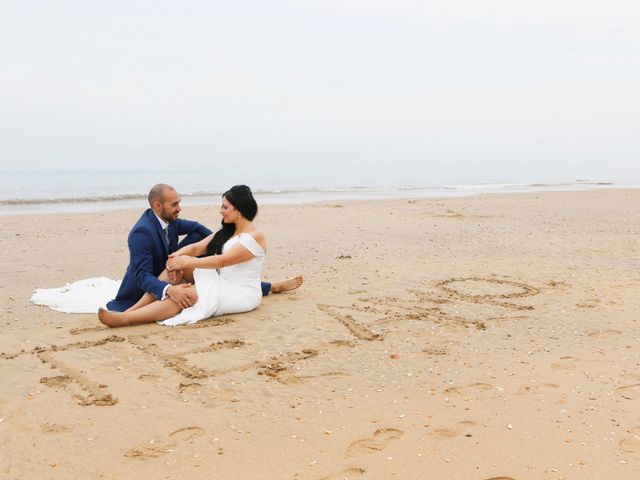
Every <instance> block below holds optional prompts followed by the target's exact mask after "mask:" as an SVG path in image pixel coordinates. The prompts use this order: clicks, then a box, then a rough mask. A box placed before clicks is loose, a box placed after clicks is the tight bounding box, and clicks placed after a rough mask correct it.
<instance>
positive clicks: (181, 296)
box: [167, 283, 198, 309]
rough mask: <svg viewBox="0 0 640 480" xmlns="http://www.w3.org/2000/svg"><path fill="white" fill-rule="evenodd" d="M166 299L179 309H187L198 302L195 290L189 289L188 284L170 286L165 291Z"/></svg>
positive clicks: (189, 285)
mask: <svg viewBox="0 0 640 480" xmlns="http://www.w3.org/2000/svg"><path fill="white" fill-rule="evenodd" d="M167 297H169V298H170V299H171V301H172V302H173V303H175V304H176V305H178V306H179V307H180V308H182V309H185V308H189V307H191V306H193V305H195V303H196V302H197V301H198V294H197V293H196V289H195V288H191V284H190V283H183V284H180V285H171V286H170V287H169V288H168V289H167Z"/></svg>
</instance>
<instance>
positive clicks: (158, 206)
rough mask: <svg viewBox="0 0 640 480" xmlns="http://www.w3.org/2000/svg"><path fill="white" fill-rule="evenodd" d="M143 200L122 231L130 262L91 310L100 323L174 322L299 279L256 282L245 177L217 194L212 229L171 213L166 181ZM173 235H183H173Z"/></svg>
mask: <svg viewBox="0 0 640 480" xmlns="http://www.w3.org/2000/svg"><path fill="white" fill-rule="evenodd" d="M149 205H150V206H151V208H150V209H148V210H146V211H145V212H144V213H143V214H142V216H141V217H140V220H138V222H137V223H136V224H135V226H134V227H133V229H132V230H131V233H130V234H129V239H128V244H129V254H130V261H129V266H128V268H127V272H126V274H125V276H124V278H123V280H122V284H121V285H120V289H119V290H118V293H117V295H116V298H115V299H114V300H112V301H110V302H109V303H107V309H108V310H107V309H103V308H101V309H100V310H99V312H98V317H99V318H100V321H101V322H102V323H104V324H105V325H108V326H110V327H122V326H125V325H131V324H135V323H148V322H154V321H162V322H160V323H162V324H164V325H179V324H183V323H195V322H197V321H199V320H203V319H205V318H209V317H211V316H214V315H224V314H229V313H240V312H248V311H250V310H253V309H255V308H256V307H257V306H258V305H259V304H260V300H261V298H262V296H266V295H268V294H269V292H273V293H279V292H285V291H288V290H294V289H296V288H298V287H299V286H300V285H301V284H302V281H303V280H302V277H301V276H296V277H292V278H289V279H287V280H282V281H279V282H275V283H273V284H271V283H267V282H262V283H261V282H260V275H261V272H262V264H263V263H264V256H265V254H266V249H267V247H266V242H265V237H264V234H262V232H260V231H259V230H258V229H257V228H256V227H255V226H254V225H253V223H252V221H253V219H254V218H255V216H256V214H257V213H258V205H257V203H256V201H255V199H254V198H253V194H252V193H251V189H250V188H249V187H247V186H246V185H236V186H234V187H232V188H231V189H230V190H228V191H227V192H225V193H224V194H223V195H222V205H221V207H220V214H221V216H222V228H221V229H220V230H218V231H217V232H216V233H215V234H213V233H212V232H211V231H210V230H209V229H208V228H206V227H204V226H202V225H201V224H199V223H198V222H194V221H190V220H181V219H178V215H179V214H180V196H179V195H178V192H176V190H175V189H174V188H173V187H170V186H169V185H164V184H158V185H155V186H154V187H153V188H152V189H151V191H150V192H149ZM179 235H186V237H185V238H184V239H183V240H182V242H180V243H178V236H179Z"/></svg>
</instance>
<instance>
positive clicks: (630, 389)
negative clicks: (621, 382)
mask: <svg viewBox="0 0 640 480" xmlns="http://www.w3.org/2000/svg"><path fill="white" fill-rule="evenodd" d="M616 393H617V394H618V395H620V396H621V397H622V398H626V399H627V400H637V399H638V398H640V383H636V384H635V385H625V386H623V387H620V388H616Z"/></svg>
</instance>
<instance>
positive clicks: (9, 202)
mask: <svg viewBox="0 0 640 480" xmlns="http://www.w3.org/2000/svg"><path fill="white" fill-rule="evenodd" d="M612 185H615V183H614V182H611V181H592V180H576V181H575V182H565V183H507V182H505V183H474V184H459V185H429V186H412V185H405V186H394V187H371V186H352V187H335V188H302V189H300V188H288V189H287V188H284V189H254V190H253V192H254V194H255V195H264V196H270V197H276V198H277V197H285V196H305V195H314V194H318V195H325V196H326V195H329V196H330V195H336V194H348V195H353V196H355V197H357V196H358V195H364V196H366V195H383V196H384V195H388V196H394V194H395V195H398V194H399V195H406V194H411V193H412V192H413V193H416V194H427V195H431V194H434V195H435V194H437V193H438V192H444V193H446V194H447V195H448V194H455V193H456V192H460V193H461V194H464V192H477V193H481V192H487V193H488V192H500V191H505V190H516V191H519V190H531V189H540V188H551V189H562V188H575V187H578V188H584V187H589V186H594V187H597V186H612ZM223 193H224V192H218V191H195V192H186V193H184V192H181V193H180V196H181V197H182V199H183V200H189V199H194V200H204V199H211V198H218V197H220V196H222V194H223ZM137 200H140V201H145V202H146V200H147V194H146V193H121V194H114V195H88V196H78V197H60V198H57V197H56V198H10V199H4V200H0V207H11V206H13V207H21V206H34V207H38V206H45V207H46V206H47V205H74V204H95V203H105V204H113V203H119V202H120V203H121V202H133V201H137Z"/></svg>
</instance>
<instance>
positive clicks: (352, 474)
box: [320, 467, 365, 480]
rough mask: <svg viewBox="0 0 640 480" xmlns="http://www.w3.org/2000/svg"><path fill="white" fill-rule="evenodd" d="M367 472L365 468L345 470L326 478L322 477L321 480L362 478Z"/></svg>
mask: <svg viewBox="0 0 640 480" xmlns="http://www.w3.org/2000/svg"><path fill="white" fill-rule="evenodd" d="M364 472H365V470H364V469H363V468H358V467H353V468H345V469H344V470H340V471H339V472H336V473H332V474H331V475H328V476H326V477H322V478H321V479H320V480H348V479H350V478H356V477H360V476H362V475H363V474H364Z"/></svg>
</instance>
